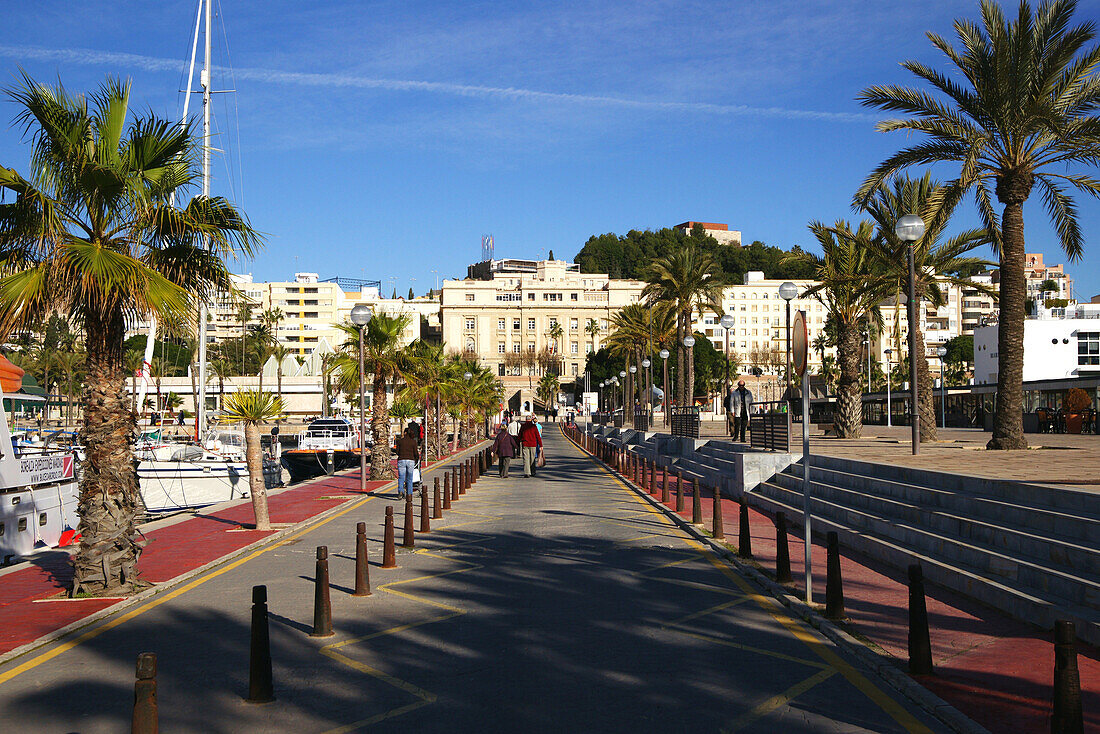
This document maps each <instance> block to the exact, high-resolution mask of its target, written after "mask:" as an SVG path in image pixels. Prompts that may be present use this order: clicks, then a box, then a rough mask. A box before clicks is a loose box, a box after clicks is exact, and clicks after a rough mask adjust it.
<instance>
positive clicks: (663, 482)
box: [661, 466, 668, 505]
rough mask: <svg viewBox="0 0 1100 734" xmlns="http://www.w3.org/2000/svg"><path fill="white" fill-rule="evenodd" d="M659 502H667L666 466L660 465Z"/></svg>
mask: <svg viewBox="0 0 1100 734" xmlns="http://www.w3.org/2000/svg"><path fill="white" fill-rule="evenodd" d="M661 503H662V504H666V505H667V504H668V467H667V466H664V467H661Z"/></svg>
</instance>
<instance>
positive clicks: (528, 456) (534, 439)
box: [519, 413, 542, 477]
mask: <svg viewBox="0 0 1100 734" xmlns="http://www.w3.org/2000/svg"><path fill="white" fill-rule="evenodd" d="M519 443H520V452H521V454H522V456H523V476H525V477H533V476H535V469H536V466H535V464H536V462H537V461H538V450H539V449H540V448H542V434H541V433H540V432H539V429H538V428H537V427H536V426H535V416H533V415H531V414H530V413H528V414H527V416H526V417H525V418H524V421H523V427H522V428H521V429H520V432H519Z"/></svg>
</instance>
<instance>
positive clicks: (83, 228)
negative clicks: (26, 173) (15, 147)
mask: <svg viewBox="0 0 1100 734" xmlns="http://www.w3.org/2000/svg"><path fill="white" fill-rule="evenodd" d="M8 94H9V96H10V97H11V98H12V99H14V100H15V101H16V102H17V103H19V104H20V105H21V106H22V108H23V109H22V111H21V112H20V114H19V115H18V117H17V118H16V123H17V124H18V125H19V126H20V127H22V128H23V131H24V133H25V134H26V135H27V136H28V137H29V138H30V139H31V147H32V153H31V158H30V160H31V178H30V180H27V179H24V178H23V177H22V176H20V175H19V174H18V173H16V171H15V170H13V169H7V168H3V167H0V191H5V192H10V193H12V194H14V195H15V200H14V201H9V202H8V203H0V275H2V277H0V334H10V333H12V332H13V331H15V332H18V331H21V330H27V329H34V328H35V327H36V325H38V324H40V323H41V322H42V321H43V320H44V319H45V318H46V317H48V316H49V315H50V314H51V313H54V312H61V313H62V314H64V315H65V316H66V317H67V318H68V319H69V320H70V321H71V322H72V323H74V324H75V325H76V326H77V327H78V328H79V330H80V331H81V332H82V333H83V334H84V343H85V349H86V351H87V359H86V362H85V364H86V368H87V375H88V377H87V382H88V388H87V390H86V391H85V393H84V426H83V431H84V435H85V438H86V441H87V455H86V456H87V458H86V461H85V464H84V476H83V479H82V480H81V488H80V500H79V511H80V518H81V519H80V528H79V530H80V532H81V541H80V547H79V549H78V551H77V553H76V555H75V556H74V557H73V564H74V567H75V572H74V576H73V585H72V588H71V593H73V594H78V593H81V592H85V593H91V594H117V593H120V592H129V591H133V590H134V589H135V588H136V587H137V586H138V585H140V582H139V581H138V578H137V573H136V570H135V564H136V562H137V557H138V554H139V553H140V547H139V545H138V543H137V540H136V536H137V532H136V529H135V526H134V518H135V516H136V512H137V506H138V488H137V480H136V475H135V474H134V471H133V453H132V451H131V448H130V437H131V435H132V432H133V427H134V423H133V416H132V414H131V412H130V411H129V409H128V407H127V401H126V389H125V386H126V370H125V359H124V356H123V348H122V344H123V339H124V337H125V333H126V324H127V321H128V320H131V319H135V318H139V317H144V316H145V315H146V314H150V313H151V314H154V315H156V316H157V317H158V318H163V319H164V320H166V321H171V320H173V319H175V318H180V319H182V318H185V316H186V315H189V314H194V313H196V312H197V311H198V306H199V304H200V303H204V302H209V301H210V300H211V299H212V298H213V296H214V294H215V293H216V292H217V290H218V289H226V290H228V289H230V288H231V287H232V284H231V282H230V277H229V271H228V270H227V269H226V266H225V261H224V259H223V258H224V257H225V256H226V255H227V254H232V253H234V252H239V253H241V254H243V255H245V256H251V255H252V254H253V253H254V251H255V250H256V248H257V246H258V244H259V242H260V240H259V237H258V235H257V234H256V233H255V232H254V231H253V230H252V229H251V227H250V226H249V224H248V222H247V220H246V219H245V218H244V216H243V215H242V214H241V213H239V212H238V211H237V210H236V209H234V208H233V207H232V206H231V205H230V204H229V203H228V202H226V201H225V200H224V199H220V198H211V197H196V198H193V199H191V201H190V202H189V203H188V204H187V205H186V206H184V207H174V206H173V205H172V204H171V203H170V196H171V194H172V193H173V192H175V191H177V190H181V189H186V188H187V187H189V186H191V185H193V184H194V182H195V181H196V179H197V170H196V166H195V162H196V160H195V159H196V152H197V150H198V147H197V145H196V141H195V138H194V137H193V136H192V134H191V128H190V126H189V125H183V126H180V125H178V124H176V123H174V122H170V121H167V120H160V119H158V118H156V117H155V116H153V115H147V116H145V117H141V118H137V119H134V120H132V121H130V122H129V123H128V120H129V118H130V114H129V101H130V85H129V83H128V82H126V83H123V82H121V81H119V80H116V79H108V80H107V81H106V82H105V83H104V84H103V85H102V86H101V87H100V88H99V90H98V91H97V92H96V93H94V94H93V95H91V96H90V97H84V96H81V95H72V94H70V93H69V92H68V91H66V90H65V89H64V88H63V87H61V86H60V85H58V86H57V87H47V86H43V85H39V84H38V83H36V82H35V81H34V80H33V79H31V78H30V77H29V76H27V75H26V74H23V77H22V82H21V83H19V84H17V85H16V86H15V87H13V88H11V89H10V90H9V91H8Z"/></svg>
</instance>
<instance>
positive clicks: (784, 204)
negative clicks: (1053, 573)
mask: <svg viewBox="0 0 1100 734" xmlns="http://www.w3.org/2000/svg"><path fill="white" fill-rule="evenodd" d="M196 8H197V2H196V1H195V0H186V1H184V0H159V1H158V2H153V3H150V2H147V1H141V2H138V1H127V2H120V1H116V2H110V3H107V2H99V3H72V2H66V1H64V0H36V2H33V3H9V4H6V7H5V10H4V16H5V18H4V19H5V22H4V26H3V29H2V30H0V84H2V85H4V86H10V84H12V83H14V81H15V75H16V73H17V68H18V67H19V66H23V67H24V68H26V69H27V71H28V72H30V74H31V75H32V76H34V77H35V78H37V79H40V80H44V81H55V80H56V79H57V78H58V77H60V78H61V79H62V81H63V82H64V83H65V84H66V86H68V87H69V88H70V89H71V90H73V91H78V90H90V89H92V88H94V87H95V86H96V85H97V84H98V83H99V82H100V81H101V80H102V79H103V78H104V75H105V74H107V73H113V74H118V75H123V76H128V77H130V78H131V79H132V80H133V83H134V100H135V102H136V103H137V105H138V107H139V108H141V109H151V110H153V111H154V112H156V113H158V114H161V115H164V116H167V117H171V118H175V117H177V116H178V115H179V111H180V110H181V109H182V102H181V97H182V95H181V94H180V93H179V91H178V90H179V89H180V88H181V85H182V84H183V77H184V69H185V60H186V58H187V56H188V54H189V52H190V41H191V32H192V25H193V22H194V17H195V11H196ZM217 10H218V14H219V18H218V20H217V21H216V28H215V31H216V33H217V38H216V42H215V52H214V56H215V63H216V64H218V65H219V69H218V70H217V71H216V76H215V86H216V88H221V89H228V88H232V89H235V90H236V93H235V94H233V95H221V96H219V97H218V99H217V102H216V107H215V119H216V125H217V126H218V130H219V131H220V134H219V137H218V139H217V140H216V141H215V145H216V146H217V147H219V148H225V149H226V150H228V151H229V155H224V156H219V157H218V159H217V160H216V163H215V169H214V174H215V183H214V188H215V191H216V192H217V193H221V194H225V195H228V196H231V197H232V198H234V199H235V200H236V201H237V202H238V203H239V204H241V205H242V206H243V208H244V209H245V210H246V211H247V213H248V214H249V216H250V217H251V219H252V222H253V224H254V226H256V227H257V228H258V229H260V230H262V231H264V232H265V233H267V234H268V244H267V248H266V250H265V252H264V253H263V254H262V255H261V256H260V257H259V258H257V259H256V261H255V262H251V263H240V264H237V265H235V266H234V269H235V270H239V271H243V272H252V273H253V275H254V276H255V277H256V278H257V279H259V280H280V279H286V278H289V277H290V276H291V274H292V273H294V272H296V271H309V272H317V273H320V274H321V276H322V277H327V276H332V275H344V276H348V277H363V278H374V279H379V280H382V281H383V284H384V286H383V287H384V288H385V289H386V290H387V291H388V290H389V288H390V285H389V284H390V283H391V282H393V283H395V284H396V287H397V290H398V292H399V293H401V294H404V293H406V292H407V291H408V289H409V287H410V286H412V287H414V288H415V290H416V292H417V293H420V292H422V291H424V290H426V288H427V287H429V286H430V285H434V283H435V280H436V278H437V277H440V278H442V277H455V276H460V275H463V274H465V268H466V265H467V264H469V263H471V262H474V261H476V260H477V259H478V258H479V253H480V238H481V236H482V235H483V234H487V233H491V234H493V235H494V237H495V240H496V247H497V249H496V252H497V255H498V256H513V257H538V256H540V255H541V256H545V255H546V254H547V252H548V251H549V250H551V249H552V250H553V251H554V254H555V256H556V257H559V258H566V257H568V258H571V257H572V256H573V255H575V254H576V252H577V251H578V250H579V249H580V248H581V246H582V245H583V244H584V242H585V240H586V239H587V238H588V237H589V236H590V235H592V234H599V233H603V232H616V233H623V232H625V231H627V230H629V229H647V228H651V229H652V228H659V227H663V226H669V225H672V224H676V223H678V222H681V221H684V220H689V219H691V220H701V221H717V222H726V223H728V224H729V225H730V227H731V228H735V229H740V230H741V231H742V233H743V237H744V239H745V241H746V242H748V241H752V240H757V239H758V240H762V241H764V242H767V243H768V244H772V245H779V246H782V247H785V248H789V247H790V246H792V245H795V244H800V245H802V246H804V247H809V248H810V249H813V248H812V245H811V238H810V237H809V236H808V233H807V229H806V224H807V222H809V221H810V220H812V219H821V220H825V221H829V222H831V221H833V220H835V219H837V218H839V217H844V218H848V219H853V218H855V215H854V214H853V213H852V212H851V210H850V209H849V201H850V198H851V195H852V192H853V191H854V190H855V188H856V187H857V186H858V185H859V183H860V182H861V181H862V180H863V178H864V176H865V175H866V174H867V172H868V171H869V170H870V169H871V168H872V167H873V166H874V165H876V164H877V163H879V162H880V161H881V160H883V159H884V158H885V157H886V156H888V155H889V154H890V153H892V152H893V151H895V150H896V149H897V148H898V147H901V146H903V145H905V144H906V138H905V137H904V134H902V133H893V134H883V133H877V132H875V131H874V129H873V124H874V121H875V120H877V119H879V118H880V117H882V115H880V114H879V113H877V112H875V111H874V110H867V109H864V108H862V107H860V106H859V105H858V104H857V103H856V102H855V101H854V100H855V97H856V95H857V94H858V93H859V91H860V90H862V89H864V88H865V87H867V86H869V85H871V84H884V83H910V81H911V79H912V77H911V76H910V75H909V74H908V73H907V72H905V71H904V70H902V69H901V68H900V67H899V63H900V62H901V61H903V60H906V59H919V60H922V61H925V62H928V63H931V64H933V65H935V66H937V67H939V68H946V64H945V63H944V59H943V58H942V57H941V56H940V55H939V54H938V52H936V51H935V50H934V49H933V48H932V47H931V45H930V43H929V42H928V40H927V39H926V38H925V37H924V32H925V31H927V30H933V31H936V32H938V33H941V34H944V35H948V36H950V35H952V29H951V23H952V21H953V20H954V19H955V18H957V17H969V18H976V17H977V2H937V1H933V0H927V1H925V2H920V3H914V2H908V1H906V2H893V1H883V2H878V3H867V2H807V1H805V0H803V1H801V2H797V1H794V0H779V1H778V2H769V3H764V2H690V1H680V2H602V1H600V0H585V1H584V2H576V1H574V0H556V1H555V2H542V1H541V0H538V1H536V2H522V3H501V2H497V3H488V2H478V1H474V2H463V3H452V2H438V1H427V0H400V1H398V0H393V1H387V2H351V1H341V2H337V1H326V2H319V3H301V2H289V1H287V0H264V1H262V2H261V1H251V2H248V1H241V2H222V3H221V5H220V6H218V7H217ZM1098 17H1100V9H1098V8H1097V6H1096V5H1095V4H1091V3H1082V6H1081V8H1079V10H1078V14H1077V20H1078V22H1082V21H1084V20H1096V19H1097V18H1098ZM227 49H228V55H227ZM193 109H194V108H193ZM15 112H16V109H15V107H14V106H13V105H12V103H11V102H10V100H7V99H0V122H7V121H9V120H10V119H11V118H12V117H13V116H14V114H15ZM28 150H29V149H28V147H27V145H26V144H25V143H22V142H21V141H20V137H19V134H18V132H17V131H16V130H14V129H12V128H11V127H10V126H7V125H2V126H0V165H5V166H9V167H15V168H17V169H18V170H21V171H24V172H25V171H26V165H27V158H28ZM935 173H936V175H938V176H940V177H941V178H947V177H949V176H951V175H953V173H954V171H953V170H951V169H950V168H947V167H945V168H943V169H942V170H937V171H935ZM1078 206H1079V208H1080V212H1081V219H1082V224H1083V229H1084V232H1085V235H1086V255H1085V257H1084V258H1083V259H1082V260H1081V261H1080V262H1078V263H1075V264H1072V265H1069V266H1068V269H1069V272H1070V273H1071V274H1072V275H1073V277H1074V279H1075V281H1076V284H1077V289H1076V290H1077V295H1078V297H1081V298H1082V299H1084V300H1087V299H1088V298H1089V297H1091V296H1092V295H1094V294H1097V293H1100V203H1098V202H1096V201H1094V200H1092V199H1087V198H1081V197H1078ZM971 224H973V220H972V219H971V218H970V214H969V213H964V214H963V216H962V217H961V218H960V220H959V222H958V227H959V228H962V227H964V226H969V225H971ZM1025 226H1026V233H1027V241H1028V250H1029V251H1038V252H1042V253H1044V255H1045V256H1046V257H1047V260H1048V262H1063V261H1064V257H1063V256H1062V255H1061V254H1060V248H1059V246H1058V244H1057V240H1056V238H1055V236H1054V234H1053V232H1052V230H1051V228H1050V226H1049V225H1048V223H1047V222H1046V218H1045V213H1044V211H1043V209H1042V206H1041V204H1040V203H1039V201H1038V197H1037V196H1034V197H1032V201H1031V202H1030V203H1029V204H1028V205H1027V207H1026V208H1025ZM983 254H984V256H987V257H992V254H991V253H990V252H989V251H988V250H986V251H984V253H983ZM433 271H434V272H433ZM391 279H393V280H392V281H391ZM414 279H415V280H414Z"/></svg>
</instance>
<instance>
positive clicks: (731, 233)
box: [673, 222, 741, 247]
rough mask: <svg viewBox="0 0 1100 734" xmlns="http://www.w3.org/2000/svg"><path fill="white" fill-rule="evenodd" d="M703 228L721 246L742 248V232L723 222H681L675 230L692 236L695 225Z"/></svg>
mask: <svg viewBox="0 0 1100 734" xmlns="http://www.w3.org/2000/svg"><path fill="white" fill-rule="evenodd" d="M697 224H698V225H699V226H701V227H702V228H703V231H704V232H706V233H707V234H708V235H710V236H711V237H713V238H714V239H715V240H717V241H718V244H720V245H734V246H736V247H740V246H741V231H740V230H737V229H730V228H729V225H727V224H722V223H721V222H680V223H679V224H677V225H676V226H674V227H673V229H678V230H680V231H681V232H683V233H684V234H691V230H692V229H693V228H694V227H695V225H697Z"/></svg>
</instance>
